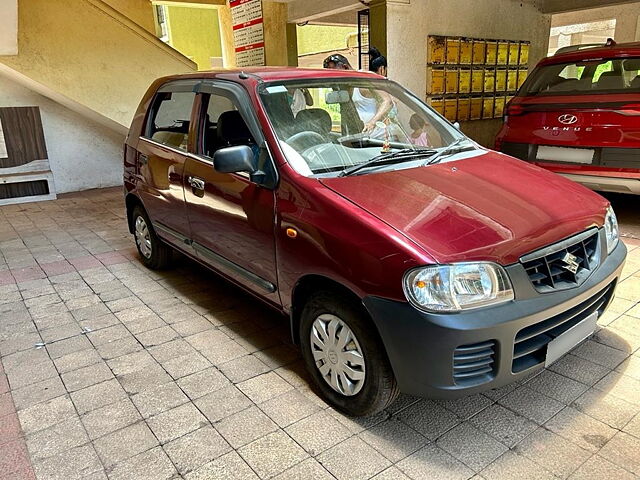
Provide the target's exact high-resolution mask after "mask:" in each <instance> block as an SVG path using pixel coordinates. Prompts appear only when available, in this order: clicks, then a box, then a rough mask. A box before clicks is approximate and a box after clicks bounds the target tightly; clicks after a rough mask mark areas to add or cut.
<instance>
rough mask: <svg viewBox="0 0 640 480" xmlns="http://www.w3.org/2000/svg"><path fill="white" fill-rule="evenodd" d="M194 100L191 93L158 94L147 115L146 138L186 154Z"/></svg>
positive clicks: (193, 95) (193, 94)
mask: <svg viewBox="0 0 640 480" xmlns="http://www.w3.org/2000/svg"><path fill="white" fill-rule="evenodd" d="M194 99H195V93H193V92H160V93H158V94H157V95H156V98H155V100H154V102H153V107H152V110H151V113H150V115H149V120H148V125H147V129H146V132H147V133H146V136H147V137H148V138H150V139H151V140H153V141H155V142H158V143H161V144H163V145H167V146H170V147H173V148H177V149H179V150H184V151H185V152H186V151H187V142H188V138H189V123H190V118H191V110H192V108H193V101H194Z"/></svg>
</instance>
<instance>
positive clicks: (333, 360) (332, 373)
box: [310, 313, 366, 397]
mask: <svg viewBox="0 0 640 480" xmlns="http://www.w3.org/2000/svg"><path fill="white" fill-rule="evenodd" d="M310 340H311V353H312V354H313V359H314V361H315V362H316V367H317V368H318V371H319V372H320V375H322V378H323V379H324V381H325V382H327V384H328V385H329V386H330V387H331V388H333V389H334V390H335V391H336V392H338V393H340V394H342V395H345V396H347V397H351V396H353V395H356V394H357V393H358V392H359V391H360V390H361V389H362V387H363V386H364V381H365V378H366V370H365V362H364V355H363V354H362V348H361V347H360V344H359V343H358V339H357V338H356V336H355V335H354V334H353V332H352V331H351V329H350V328H349V327H348V326H347V324H346V323H345V322H343V321H342V320H341V319H340V318H339V317H337V316H335V315H332V314H328V313H325V314H322V315H319V316H318V317H317V318H316V319H315V320H314V321H313V325H311V333H310Z"/></svg>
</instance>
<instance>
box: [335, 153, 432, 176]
mask: <svg viewBox="0 0 640 480" xmlns="http://www.w3.org/2000/svg"><path fill="white" fill-rule="evenodd" d="M435 152H437V150H433V149H432V148H418V149H416V148H403V149H402V150H398V151H396V152H389V153H383V154H381V155H378V156H375V157H373V158H371V159H369V160H367V161H366V162H363V163H360V164H358V165H354V166H352V167H349V168H346V169H344V170H343V171H342V172H340V175H339V176H340V177H347V176H349V175H353V174H354V173H356V172H359V171H360V170H362V169H363V168H368V167H373V166H375V165H377V164H380V163H384V164H387V163H393V162H389V160H399V161H402V160H405V159H409V158H413V157H415V156H419V155H424V154H425V153H431V154H433V153H435Z"/></svg>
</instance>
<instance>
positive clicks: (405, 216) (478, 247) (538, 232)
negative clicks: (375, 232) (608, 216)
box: [321, 151, 608, 265]
mask: <svg viewBox="0 0 640 480" xmlns="http://www.w3.org/2000/svg"><path fill="white" fill-rule="evenodd" d="M461 156H462V155H459V156H457V157H451V158H452V159H453V158H460V157H461ZM321 182H322V183H323V184H324V185H325V186H326V187H328V188H330V189H331V190H333V191H334V192H336V193H337V194H339V195H341V196H342V197H344V198H346V199H348V200H349V201H351V202H352V203H354V204H356V205H358V206H359V207H361V208H362V209H364V210H366V211H367V212H369V213H370V214H372V215H375V216H376V217H378V218H379V219H380V220H382V221H384V222H386V223H387V224H389V225H390V226H392V227H393V228H395V229H396V230H398V231H399V232H402V233H403V234H404V235H405V236H406V237H407V238H409V239H410V240H412V241H413V242H415V243H417V244H418V245H420V246H421V247H422V248H424V250H425V251H426V252H427V253H428V254H429V255H430V256H431V257H432V258H433V259H434V260H435V261H436V262H438V263H450V262H459V261H469V260H486V261H493V262H497V263H500V264H502V265H508V264H511V263H515V262H517V261H518V259H519V258H520V257H521V256H522V255H524V254H525V253H528V252H531V251H533V250H536V249H538V248H540V247H542V246H545V245H548V244H551V243H554V242H557V241H559V240H561V239H563V238H566V237H569V236H571V235H574V234H576V233H578V232H581V231H583V230H585V229H587V228H589V227H592V226H594V225H597V226H602V224H603V222H604V215H605V209H606V206H607V204H608V202H607V200H605V199H604V198H603V197H601V196H600V195H598V194H596V193H594V192H592V191H590V190H588V189H586V188H585V187H583V186H581V185H578V184H577V183H574V182H571V181H569V180H567V179H565V178H563V177H560V176H559V175H556V174H553V173H550V172H547V171H545V170H543V169H541V168H538V167H536V166H534V165H531V164H528V163H526V162H522V161H520V160H516V159H514V158H512V157H509V156H507V155H503V154H500V153H497V152H493V151H484V153H480V152H476V155H475V156H474V157H472V158H464V159H460V160H455V161H451V160H449V161H447V162H443V163H440V164H437V165H432V166H428V167H419V168H407V169H400V170H396V171H388V172H379V173H373V172H372V173H369V174H366V175H358V176H350V177H334V178H324V179H322V180H321Z"/></svg>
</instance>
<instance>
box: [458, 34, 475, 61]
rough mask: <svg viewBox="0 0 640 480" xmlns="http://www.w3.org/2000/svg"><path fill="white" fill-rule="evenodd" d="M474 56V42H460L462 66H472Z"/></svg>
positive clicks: (462, 40) (465, 39) (464, 39)
mask: <svg viewBox="0 0 640 480" xmlns="http://www.w3.org/2000/svg"><path fill="white" fill-rule="evenodd" d="M472 54H473V40H471V39H470V38H463V39H461V40H460V65H471V56H472Z"/></svg>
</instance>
